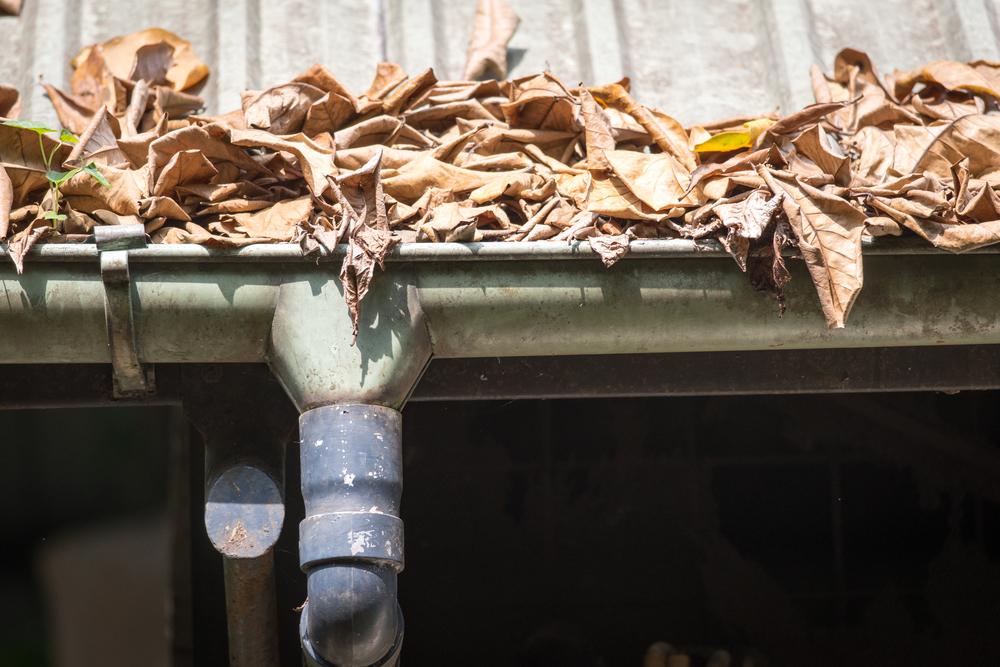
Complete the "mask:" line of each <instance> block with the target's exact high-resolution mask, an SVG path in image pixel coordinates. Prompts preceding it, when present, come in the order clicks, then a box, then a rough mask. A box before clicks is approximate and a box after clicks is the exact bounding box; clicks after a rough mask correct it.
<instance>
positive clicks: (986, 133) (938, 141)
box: [906, 114, 1000, 185]
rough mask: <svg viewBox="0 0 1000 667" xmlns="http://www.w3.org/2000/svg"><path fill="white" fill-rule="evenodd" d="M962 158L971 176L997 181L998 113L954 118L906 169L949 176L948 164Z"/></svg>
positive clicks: (999, 177) (999, 165) (999, 171)
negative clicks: (909, 167)
mask: <svg viewBox="0 0 1000 667" xmlns="http://www.w3.org/2000/svg"><path fill="white" fill-rule="evenodd" d="M964 159H968V169H969V173H970V175H971V176H972V177H973V178H980V179H982V180H984V181H986V182H988V183H989V184H990V185H1000V116H993V115H981V114H976V115H972V116H962V117H961V118H959V119H958V120H955V121H954V122H952V123H951V124H949V125H948V126H946V127H944V128H943V129H942V130H941V131H940V132H939V133H938V134H937V136H936V137H934V138H933V139H932V140H931V141H930V142H928V143H927V144H926V147H924V150H923V154H922V155H921V156H920V157H919V159H918V160H917V161H916V162H915V164H914V165H913V167H912V168H911V169H910V170H908V171H913V172H918V173H919V172H923V171H925V170H926V171H932V172H934V173H935V174H936V175H938V176H940V177H941V178H949V177H950V176H951V166H952V165H953V164H956V163H958V162H960V161H962V160H964ZM906 173H908V172H906Z"/></svg>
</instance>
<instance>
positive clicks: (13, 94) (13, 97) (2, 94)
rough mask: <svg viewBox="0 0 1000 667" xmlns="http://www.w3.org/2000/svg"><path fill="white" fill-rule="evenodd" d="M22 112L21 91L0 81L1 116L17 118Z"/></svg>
mask: <svg viewBox="0 0 1000 667" xmlns="http://www.w3.org/2000/svg"><path fill="white" fill-rule="evenodd" d="M20 113H21V93H19V92H18V90H17V88H14V87H12V86H5V85H3V84H2V83H0V118H17V117H18V115H19V114H20Z"/></svg>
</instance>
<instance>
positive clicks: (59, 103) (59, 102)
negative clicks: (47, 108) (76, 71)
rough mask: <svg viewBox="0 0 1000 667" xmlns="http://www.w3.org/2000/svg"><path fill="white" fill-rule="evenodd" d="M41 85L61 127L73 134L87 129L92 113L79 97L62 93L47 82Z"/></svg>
mask: <svg viewBox="0 0 1000 667" xmlns="http://www.w3.org/2000/svg"><path fill="white" fill-rule="evenodd" d="M42 87H43V88H44V89H45V92H46V94H47V95H48V97H49V101H50V102H51V103H52V108H53V109H55V112H56V116H57V117H58V118H59V122H60V123H61V124H62V126H63V127H65V128H66V129H67V130H69V131H70V132H72V133H73V134H80V133H82V132H83V131H84V130H86V129H87V126H88V125H89V124H90V119H91V116H93V115H94V110H93V109H91V108H89V107H87V106H86V105H85V104H84V103H83V101H82V100H81V99H79V98H76V97H74V96H72V95H69V94H67V93H64V92H63V91H61V90H59V89H58V88H55V87H53V86H50V85H49V84H47V83H46V84H42Z"/></svg>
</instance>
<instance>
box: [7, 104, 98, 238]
mask: <svg viewBox="0 0 1000 667" xmlns="http://www.w3.org/2000/svg"><path fill="white" fill-rule="evenodd" d="M0 124H2V125H6V126H7V127H16V128H19V129H22V130H31V131H32V132H34V133H35V134H37V135H38V150H39V152H40V153H41V154H42V162H43V163H44V164H45V178H46V179H47V180H48V182H49V193H50V194H51V197H50V208H49V210H48V211H46V212H45V215H44V216H42V217H44V218H45V219H46V220H51V221H52V226H53V227H56V226H58V225H59V223H61V222H62V221H64V220H65V219H66V214H64V213H60V212H59V208H60V201H59V187H60V186H61V185H62V184H63V183H65V182H66V181H68V180H69V179H71V178H73V177H74V176H76V175H77V174H79V173H81V172H84V173H87V174H90V176H91V177H92V178H93V179H94V180H95V181H97V182H98V183H100V184H101V185H102V186H104V187H108V186H109V185H111V184H110V183H108V179H106V178H104V174H102V173H101V172H100V170H99V169H98V168H97V165H95V164H94V163H93V162H91V163H89V164H87V165H86V166H85V167H74V168H73V169H70V170H69V171H58V170H56V169H53V168H52V160H53V159H54V158H55V156H56V152H57V151H58V150H59V146H60V145H61V144H76V143H77V142H79V138H78V137H77V136H76V135H75V134H73V133H72V132H70V131H69V130H65V129H63V130H59V131H58V132H59V142H60V143H59V144H57V145H56V146H55V147H53V149H52V150H51V151H49V152H48V153H46V152H45V142H44V141H42V137H43V136H45V135H46V134H51V133H53V132H56V131H57V130H54V129H52V128H51V127H46V126H45V125H42V124H41V123H36V122H34V121H31V120H5V121H3V122H2V123H0ZM56 166H59V165H56Z"/></svg>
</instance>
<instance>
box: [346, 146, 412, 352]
mask: <svg viewBox="0 0 1000 667" xmlns="http://www.w3.org/2000/svg"><path fill="white" fill-rule="evenodd" d="M381 159H382V154H381V153H377V154H376V155H375V156H374V157H373V158H372V159H371V160H370V161H369V162H368V164H366V165H365V166H363V167H362V168H361V169H358V170H357V171H355V172H354V173H352V174H348V175H346V176H342V177H340V178H339V179H337V181H338V182H337V184H336V187H334V188H333V192H334V194H335V195H336V196H337V199H338V200H339V203H340V205H341V208H342V216H343V217H342V222H341V228H342V229H344V228H346V230H347V254H346V255H345V256H344V262H343V264H342V265H341V267H340V281H341V283H342V284H343V286H344V300H345V301H346V302H347V309H348V312H349V313H350V316H351V326H352V329H353V334H354V340H355V341H357V338H358V331H359V328H360V322H361V302H362V301H363V300H364V298H365V295H367V294H368V289H369V288H370V286H371V281H372V278H373V277H374V275H375V268H376V267H379V268H384V266H383V263H384V261H385V257H386V255H388V254H389V251H390V250H391V249H392V247H393V246H394V245H395V244H396V243H397V242H398V238H396V237H394V236H393V235H392V233H391V232H390V231H389V220H388V216H387V215H386V210H385V196H384V194H383V191H382V183H381V175H380V162H381Z"/></svg>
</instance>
